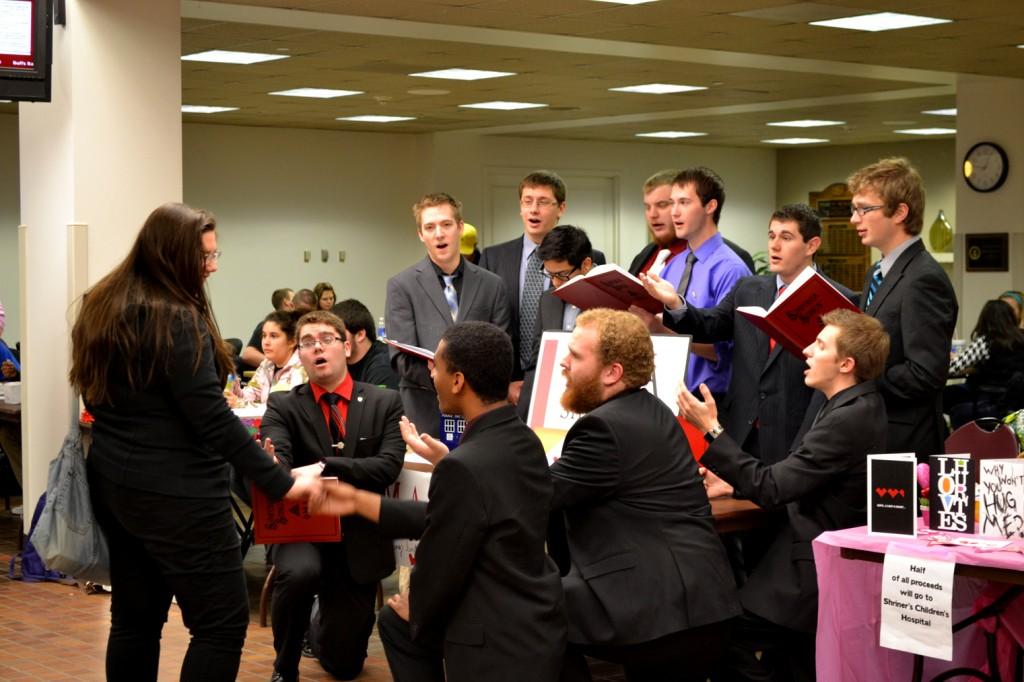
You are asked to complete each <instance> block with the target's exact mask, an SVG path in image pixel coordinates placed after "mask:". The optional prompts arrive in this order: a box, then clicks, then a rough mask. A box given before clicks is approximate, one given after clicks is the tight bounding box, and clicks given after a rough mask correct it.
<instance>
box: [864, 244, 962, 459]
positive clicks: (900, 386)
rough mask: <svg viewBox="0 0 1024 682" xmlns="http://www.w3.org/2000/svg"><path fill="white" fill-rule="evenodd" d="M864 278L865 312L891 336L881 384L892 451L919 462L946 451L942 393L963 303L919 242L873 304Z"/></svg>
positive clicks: (894, 268) (902, 258) (884, 283)
mask: <svg viewBox="0 0 1024 682" xmlns="http://www.w3.org/2000/svg"><path fill="white" fill-rule="evenodd" d="M870 279H871V271H870V270H869V271H868V273H867V275H866V276H865V278H864V291H863V293H862V294H861V309H862V310H864V312H866V313H867V314H868V315H871V316H872V317H875V318H877V319H878V321H879V322H881V323H882V326H883V327H885V331H887V332H889V360H888V361H887V362H886V363H885V372H884V373H883V374H882V377H881V378H880V379H879V380H878V388H879V390H880V391H881V392H882V396H883V397H884V398H885V409H886V411H887V412H888V414H889V449H890V451H892V452H914V453H916V454H917V456H918V458H922V457H927V456H928V455H934V454H936V453H941V452H942V442H943V440H944V436H945V422H944V421H943V419H942V389H943V388H944V387H945V385H946V377H947V375H948V374H949V349H950V345H951V341H952V339H953V328H954V327H955V326H956V315H957V310H958V306H957V302H956V295H955V294H954V293H953V285H952V284H950V282H949V277H947V276H946V273H945V271H944V270H943V269H942V266H941V265H939V264H938V263H937V262H935V259H934V258H932V255H931V254H930V253H928V252H927V251H926V250H925V248H924V242H922V241H917V242H916V243H914V244H911V245H910V246H909V247H907V250H906V251H904V252H903V253H902V254H900V257H899V258H897V259H896V262H895V263H894V264H893V266H892V268H891V269H890V270H889V274H888V275H886V276H885V279H884V280H882V286H880V287H879V289H878V291H877V293H876V294H875V297H874V299H872V301H871V305H869V306H867V307H865V304H866V303H867V300H868V286H869V284H870Z"/></svg>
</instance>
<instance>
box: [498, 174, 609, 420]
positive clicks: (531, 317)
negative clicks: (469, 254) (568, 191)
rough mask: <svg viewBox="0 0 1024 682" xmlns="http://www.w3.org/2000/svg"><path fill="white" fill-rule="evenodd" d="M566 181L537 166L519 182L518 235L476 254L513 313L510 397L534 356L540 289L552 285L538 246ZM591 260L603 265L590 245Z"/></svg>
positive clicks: (558, 210) (559, 207)
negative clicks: (520, 231)
mask: <svg viewBox="0 0 1024 682" xmlns="http://www.w3.org/2000/svg"><path fill="white" fill-rule="evenodd" d="M565 196H566V195H565V182H563V181H562V178H560V177H559V176H558V174H556V173H553V172H551V171H547V170H537V171H533V172H532V173H530V174H528V175H527V176H526V177H525V178H523V179H522V181H521V182H520V183H519V217H520V218H522V221H523V236H521V237H516V238H515V239H511V240H509V241H507V242H502V243H501V244H495V245H494V246H489V247H487V248H486V249H484V250H483V253H482V254H480V267H482V268H485V269H487V270H490V271H491V272H493V273H494V274H496V275H498V277H501V281H502V282H504V283H505V294H506V295H507V296H508V303H509V310H510V311H511V313H512V325H511V328H510V330H509V333H510V334H511V335H512V348H513V351H514V355H515V358H514V359H515V367H514V368H513V371H512V383H511V384H510V386H509V394H508V398H509V402H511V403H512V404H513V405H515V404H517V403H518V402H519V395H520V393H521V390H522V387H523V375H524V371H525V369H526V368H527V367H529V366H531V365H532V364H533V362H534V360H535V358H534V357H532V353H533V337H534V332H535V331H536V328H537V311H538V309H539V306H540V295H541V294H542V293H544V291H545V290H547V288H548V287H549V286H550V285H551V281H550V279H549V278H548V277H547V276H546V275H545V274H544V271H543V268H542V264H541V260H540V258H538V257H537V253H536V251H537V247H538V246H539V245H540V243H541V241H542V240H543V239H544V237H545V236H546V235H547V233H548V232H551V230H553V229H554V228H555V225H557V224H558V220H559V218H561V217H562V214H563V213H565ZM591 255H592V257H593V261H594V265H604V263H605V258H604V254H603V253H601V252H600V251H596V250H595V251H594V252H593V253H592V254H591Z"/></svg>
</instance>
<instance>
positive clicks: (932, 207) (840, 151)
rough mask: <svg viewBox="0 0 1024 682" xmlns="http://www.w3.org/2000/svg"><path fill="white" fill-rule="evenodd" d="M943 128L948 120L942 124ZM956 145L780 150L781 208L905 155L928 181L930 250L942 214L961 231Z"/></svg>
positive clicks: (951, 142)
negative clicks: (935, 224)
mask: <svg viewBox="0 0 1024 682" xmlns="http://www.w3.org/2000/svg"><path fill="white" fill-rule="evenodd" d="M939 122H940V123H941V122H942V121H939ZM955 144H956V143H955V142H954V140H921V141H915V142H903V143H900V144H865V145H848V146H835V147H815V148H809V149H782V150H779V157H778V158H779V162H778V174H777V177H778V187H777V189H776V195H777V197H778V201H779V204H788V203H792V202H796V201H803V202H806V201H807V193H808V192H811V191H816V190H821V189H824V188H825V187H826V186H828V185H830V184H832V183H833V182H845V181H846V178H847V177H848V176H849V175H850V173H852V172H853V171H855V170H857V169H858V168H860V167H862V166H866V165H868V164H869V163H874V162H875V161H878V160H879V159H881V158H885V157H887V156H905V157H907V158H908V159H910V162H911V163H913V164H914V166H916V167H917V170H918V172H920V173H921V179H922V180H923V181H924V187H925V193H926V204H925V210H924V231H925V233H926V234H925V240H924V241H925V245H926V246H928V248H931V245H930V244H929V243H928V238H927V232H928V228H929V227H930V226H931V224H932V221H934V220H935V216H936V215H938V213H939V209H942V210H943V211H945V212H946V219H947V220H949V221H950V223H952V225H953V230H954V231H955V230H956V222H955V220H956V183H955V180H956V177H955V173H956V171H957V168H958V165H957V162H956V159H955V156H954V152H955Z"/></svg>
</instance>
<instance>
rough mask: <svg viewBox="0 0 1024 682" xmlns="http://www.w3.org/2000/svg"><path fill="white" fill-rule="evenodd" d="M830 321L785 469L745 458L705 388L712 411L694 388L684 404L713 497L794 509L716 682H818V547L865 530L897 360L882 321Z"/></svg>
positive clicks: (745, 594) (765, 561) (764, 561)
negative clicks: (888, 383)
mask: <svg viewBox="0 0 1024 682" xmlns="http://www.w3.org/2000/svg"><path fill="white" fill-rule="evenodd" d="M822 321H823V322H824V323H825V328H824V329H822V330H821V333H820V334H818V338H817V339H816V340H815V342H814V343H812V344H811V345H810V346H808V347H807V348H805V349H804V355H805V356H806V357H807V371H806V372H804V375H805V379H804V381H805V382H806V383H807V385H808V386H810V387H811V388H814V389H817V390H818V391H820V393H818V394H816V395H815V397H814V398H813V399H812V400H811V407H810V409H809V410H808V412H807V418H806V419H805V420H804V426H803V428H802V429H801V431H800V433H798V434H797V436H796V440H795V441H794V443H796V445H795V446H794V447H793V449H792V450H790V452H789V455H788V456H787V457H786V458H785V459H783V460H782V461H780V462H776V463H775V464H771V465H769V464H766V463H764V462H763V461H761V460H760V459H758V458H756V457H754V456H753V455H750V454H748V453H745V452H743V451H742V450H741V449H740V446H739V445H737V444H736V441H734V440H733V439H732V438H731V437H730V435H729V434H728V433H727V432H725V431H724V430H723V429H722V427H721V425H720V424H719V423H718V410H717V406H716V405H715V401H714V399H713V398H712V397H711V394H710V392H708V390H707V387H706V386H704V385H703V384H701V387H700V389H701V393H703V394H704V402H703V403H702V402H700V401H699V400H697V398H695V397H694V396H693V395H692V394H691V393H690V392H689V391H687V390H686V389H685V388H683V389H682V390H681V392H680V394H679V412H680V414H682V415H683V416H684V417H686V419H687V420H688V421H689V422H690V423H691V424H693V425H694V426H696V427H697V428H698V429H700V430H701V431H703V432H704V433H705V436H704V437H705V438H707V439H708V440H710V441H711V447H709V448H708V450H707V452H705V453H704V457H703V458H702V459H701V464H702V465H704V466H705V467H707V471H706V472H705V482H706V484H707V488H708V495H709V496H711V497H717V496H719V495H726V494H729V493H731V492H733V490H734V489H735V491H736V492H737V493H739V494H740V495H742V496H743V497H745V498H747V499H749V500H753V501H754V502H756V503H757V504H758V505H760V506H761V507H764V508H775V507H783V506H784V507H785V509H786V516H787V522H786V523H784V524H782V525H780V526H777V527H775V536H774V538H771V539H769V540H768V542H769V543H770V544H768V549H767V550H766V551H765V553H764V555H763V556H762V557H761V558H760V560H759V561H758V562H757V563H756V564H755V565H754V567H753V569H752V570H751V572H750V577H749V578H748V579H747V582H746V583H745V584H744V585H743V588H742V589H741V590H740V601H741V602H742V604H743V609H744V614H743V617H742V618H741V619H740V622H739V624H738V627H737V632H736V639H735V641H734V644H733V647H732V649H731V650H730V652H729V655H728V656H727V657H726V658H725V659H724V661H725V663H726V664H727V665H726V666H725V667H726V668H727V669H726V670H723V671H721V674H720V675H713V676H712V678H713V679H715V680H723V681H724V680H779V681H782V680H785V681H787V682H789V681H790V680H794V681H801V680H813V679H815V672H814V633H815V629H816V626H817V621H818V580H817V572H816V571H815V568H814V555H813V554H812V553H811V541H812V540H813V539H814V538H815V537H817V536H818V535H819V534H820V533H822V532H824V531H826V530H836V529H839V528H850V527H852V526H859V525H863V524H864V521H865V511H866V510H865V505H866V502H867V498H866V495H865V491H866V488H867V480H866V477H867V459H866V456H867V454H868V453H871V452H885V436H886V413H885V403H884V401H883V399H882V395H881V394H880V393H879V392H878V388H877V387H876V386H875V382H874V379H876V378H878V377H879V376H880V375H881V373H882V370H883V368H884V367H885V361H886V358H887V357H888V356H889V335H888V334H886V332H885V330H884V329H883V328H882V325H881V323H880V322H879V321H878V320H876V319H874V318H872V317H868V316H867V315H862V314H860V313H855V312H853V311H850V310H834V311H832V312H830V313H828V314H826V315H823V316H822ZM822 398H825V399H827V402H826V401H825V400H823V399H822ZM818 407H820V409H818ZM711 472H714V473H711ZM757 651H760V652H762V655H761V657H760V658H757V657H755V655H754V654H755V652H757Z"/></svg>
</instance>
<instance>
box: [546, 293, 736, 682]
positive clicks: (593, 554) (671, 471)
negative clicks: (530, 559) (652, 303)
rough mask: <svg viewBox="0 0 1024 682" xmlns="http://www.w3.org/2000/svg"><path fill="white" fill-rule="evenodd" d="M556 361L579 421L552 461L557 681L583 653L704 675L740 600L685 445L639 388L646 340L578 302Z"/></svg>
mask: <svg viewBox="0 0 1024 682" xmlns="http://www.w3.org/2000/svg"><path fill="white" fill-rule="evenodd" d="M561 366H562V373H563V374H564V375H565V377H566V390H565V394H564V395H563V396H562V406H563V407H565V408H566V409H567V410H569V411H571V412H575V413H578V414H582V415H583V416H582V417H580V419H579V421H577V422H576V423H575V424H574V425H573V427H572V428H571V429H570V430H569V433H568V434H567V435H566V438H565V443H564V445H563V446H562V454H561V457H560V458H559V459H558V461H556V462H555V463H554V464H553V465H552V467H551V477H552V479H553V481H554V487H555V492H554V499H553V501H552V508H553V510H555V512H556V513H558V514H564V520H565V527H566V529H567V533H566V540H567V541H568V546H569V553H570V556H571V566H570V567H569V568H568V574H567V575H565V576H564V577H563V578H562V586H563V588H564V590H565V601H566V609H567V613H568V615H569V645H568V652H567V654H566V661H565V668H564V669H563V672H562V678H561V679H562V680H563V682H564V681H567V680H589V679H590V677H589V673H588V672H587V665H586V662H585V659H584V656H585V655H586V656H593V657H596V658H602V659H605V660H610V661H615V662H617V663H621V664H623V665H624V666H625V669H626V677H627V678H628V679H638V680H640V679H644V680H662V679H673V680H675V679H686V680H690V679H693V680H701V681H703V680H704V679H705V676H706V673H707V671H708V670H709V669H710V667H711V666H712V665H713V664H714V662H715V660H716V659H717V657H718V655H719V654H720V653H722V651H723V650H724V648H725V645H726V643H727V641H728V635H729V630H730V628H731V621H732V619H733V618H734V617H735V616H737V615H738V614H739V613H740V608H739V604H738V602H737V598H736V586H735V583H734V582H733V579H732V573H731V571H730V570H729V563H728V561H727V559H726V556H725V549H724V548H723V547H722V543H721V540H719V538H718V535H717V534H716V533H715V529H714V524H713V522H712V518H711V507H710V505H709V504H708V500H707V495H706V494H705V492H704V487H703V486H702V485H701V481H700V476H699V475H698V473H697V464H696V462H695V461H694V459H693V456H692V454H691V453H690V447H689V445H687V442H686V439H685V438H684V437H683V432H682V430H681V429H680V428H679V424H678V422H677V421H676V419H675V417H674V416H673V414H672V411H671V410H670V409H669V408H668V406H666V405H665V404H664V403H663V402H661V401H660V400H659V399H658V398H656V397H655V396H653V395H651V394H650V393H648V392H647V391H645V390H644V386H645V385H646V384H647V383H648V382H649V381H650V379H651V374H652V372H653V371H654V347H653V344H652V342H651V337H650V334H649V333H648V331H647V328H646V327H645V326H644V323H643V322H642V321H641V320H640V318H638V317H636V316H635V315H633V314H631V313H628V312H625V311H614V310H608V309H600V308H599V309H594V310H588V311H587V312H585V313H583V314H581V315H580V316H579V317H578V318H577V319H576V328H575V329H574V330H573V333H572V340H571V341H570V343H569V353H568V355H567V356H566V357H565V359H563V360H562V362H561ZM553 525H557V524H553ZM551 546H558V544H557V542H552V543H549V547H551Z"/></svg>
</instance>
